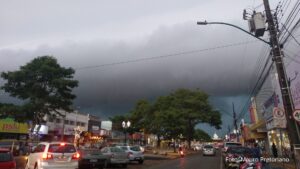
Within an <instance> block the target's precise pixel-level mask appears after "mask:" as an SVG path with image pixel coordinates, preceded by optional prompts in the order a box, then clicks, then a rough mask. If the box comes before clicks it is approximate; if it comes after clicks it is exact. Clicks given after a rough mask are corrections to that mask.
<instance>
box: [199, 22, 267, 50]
mask: <svg viewBox="0 0 300 169" xmlns="http://www.w3.org/2000/svg"><path fill="white" fill-rule="evenodd" d="M214 24H218V25H227V26H231V27H234V28H237V29H239V30H241V31H243V32H245V33H247V34H248V35H250V36H252V37H254V38H256V39H258V40H260V41H262V42H264V43H265V44H268V45H269V46H271V43H270V42H268V41H266V40H264V39H262V38H259V37H257V36H255V35H253V34H252V33H250V32H248V31H246V30H245V29H243V28H241V27H238V26H236V25H233V24H230V23H226V22H207V21H204V22H203V21H198V22H197V25H214Z"/></svg>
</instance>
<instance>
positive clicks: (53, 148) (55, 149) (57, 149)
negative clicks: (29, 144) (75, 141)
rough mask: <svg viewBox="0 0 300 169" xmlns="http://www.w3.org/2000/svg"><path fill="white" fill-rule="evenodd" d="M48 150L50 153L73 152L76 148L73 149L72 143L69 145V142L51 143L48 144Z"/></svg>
mask: <svg viewBox="0 0 300 169" xmlns="http://www.w3.org/2000/svg"><path fill="white" fill-rule="evenodd" d="M48 152H51V153H75V152H76V149H75V147H74V145H71V144H65V145H60V144H51V145H50V146H49V149H48Z"/></svg>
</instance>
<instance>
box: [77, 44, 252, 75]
mask: <svg viewBox="0 0 300 169" xmlns="http://www.w3.org/2000/svg"><path fill="white" fill-rule="evenodd" d="M257 41H258V40H252V41H245V42H239V43H233V44H228V45H222V46H217V47H212V48H204V49H198V50H191V51H184V52H178V53H172V54H166V55H159V56H154V57H144V58H138V59H132V60H127V61H120V62H112V63H106V64H100V65H91V66H84V67H77V68H75V70H84V69H95V68H101V67H108V66H115V65H122V64H128V63H135V62H143V61H149V60H156V59H163V58H168V57H173V56H180V55H188V54H194V53H201V52H206V51H212V50H217V49H222V48H228V47H234V46H241V45H246V44H249V43H254V42H257Z"/></svg>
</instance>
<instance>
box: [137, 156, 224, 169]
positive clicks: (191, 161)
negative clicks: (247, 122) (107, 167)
mask: <svg viewBox="0 0 300 169" xmlns="http://www.w3.org/2000/svg"><path fill="white" fill-rule="evenodd" d="M166 168H172V169H208V168H209V169H223V163H222V161H221V155H220V152H218V153H217V155H216V156H202V153H197V154H193V155H191V156H188V157H184V158H178V159H174V160H167V161H162V162H161V163H158V164H154V165H153V166H149V167H147V166H145V169H166ZM132 169H134V168H132Z"/></svg>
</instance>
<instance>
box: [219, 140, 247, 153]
mask: <svg viewBox="0 0 300 169" xmlns="http://www.w3.org/2000/svg"><path fill="white" fill-rule="evenodd" d="M237 146H238V147H240V146H242V144H241V143H237V142H225V143H224V144H223V149H222V151H223V152H226V151H227V149H228V148H229V147H237Z"/></svg>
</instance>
